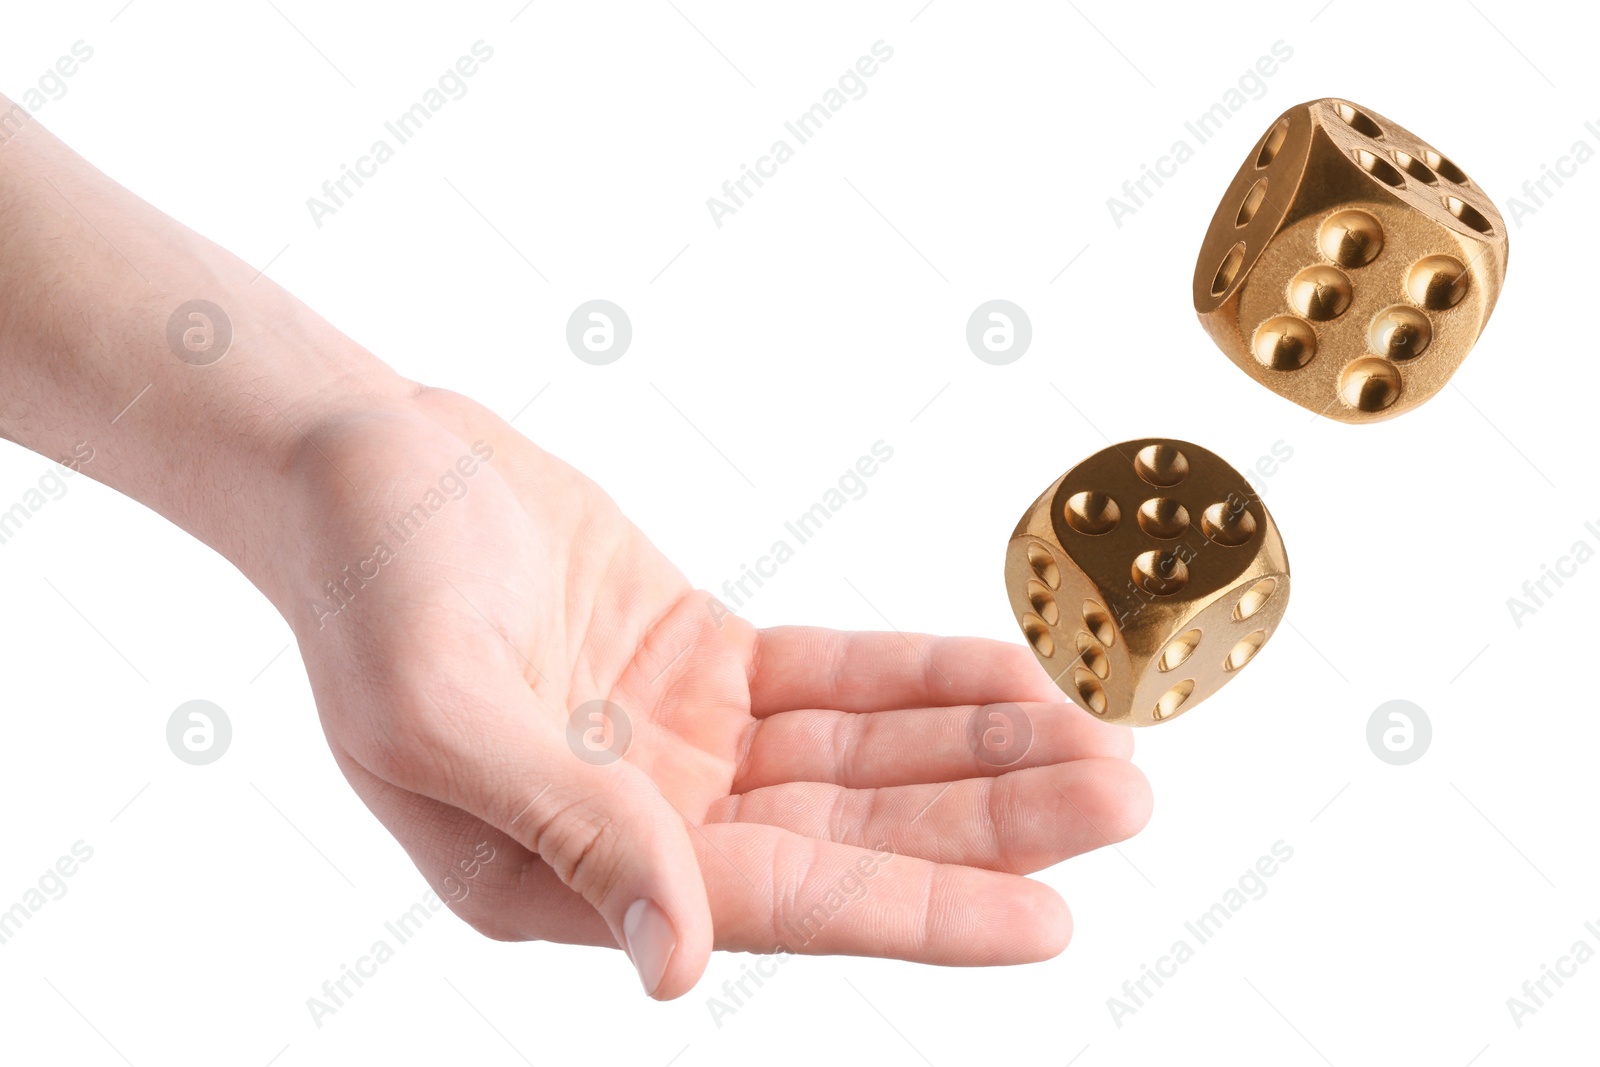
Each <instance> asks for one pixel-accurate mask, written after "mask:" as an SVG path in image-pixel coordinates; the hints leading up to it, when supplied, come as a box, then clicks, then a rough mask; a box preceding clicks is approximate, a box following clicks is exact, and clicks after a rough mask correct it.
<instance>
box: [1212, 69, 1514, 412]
mask: <svg viewBox="0 0 1600 1067" xmlns="http://www.w3.org/2000/svg"><path fill="white" fill-rule="evenodd" d="M1506 255H1507V240H1506V229H1505V223H1504V221H1503V220H1502V219H1501V217H1500V213H1499V211H1498V210H1496V208H1495V206H1494V204H1493V203H1492V202H1491V201H1490V200H1489V198H1488V197H1487V196H1486V195H1485V194H1484V192H1483V190H1482V189H1480V188H1479V187H1478V186H1477V184H1476V183H1474V182H1473V181H1472V180H1471V179H1470V178H1469V177H1468V176H1467V175H1466V173H1465V172H1463V171H1462V170H1461V168H1459V167H1458V166H1456V165H1455V164H1454V163H1453V162H1451V160H1450V159H1448V158H1447V157H1445V156H1443V155H1441V154H1440V153H1439V152H1437V151H1436V150H1434V149H1433V148H1432V147H1431V146H1429V145H1428V144H1426V143H1425V142H1424V141H1422V140H1421V139H1420V138H1418V137H1417V136H1416V135H1415V134H1413V133H1411V132H1409V131H1408V130H1406V129H1405V128H1404V127H1401V126H1399V125H1397V124H1395V123H1394V122H1393V121H1391V120H1390V119H1387V118H1385V117H1383V116H1382V115H1379V114H1377V113H1376V112H1374V111H1371V110H1369V109H1366V108H1361V107H1357V106H1355V105H1353V104H1350V103H1348V102H1346V101H1343V100H1336V99H1325V100H1316V101H1312V102H1310V103H1306V104H1300V105H1297V106H1296V107H1292V108H1290V109H1289V110H1288V111H1286V112H1284V113H1283V115H1282V116H1281V117H1280V118H1278V120H1277V121H1276V122H1274V123H1273V124H1272V126H1271V127H1270V128H1269V129H1268V130H1267V132H1266V134H1265V135H1264V136H1263V137H1262V139H1261V140H1260V142H1258V143H1257V144H1256V146H1255V147H1254V148H1253V149H1252V150H1251V152H1250V156H1249V158H1247V159H1246V160H1245V162H1244V165H1243V166H1242V167H1240V168H1239V172H1238V174H1237V175H1235V177H1234V179H1233V182H1232V184H1230V185H1229V186H1228V191H1227V193H1226V194H1225V195H1224V196H1223V198H1222V203H1221V205H1220V206H1219V207H1218V208H1217V213H1216V216H1215V217H1214V218H1213V219H1212V220H1211V226H1210V228H1209V229H1208V230H1207V232H1206V236H1205V241H1204V243H1203V244H1202V246H1201V249H1200V256H1199V259H1198V260H1197V262H1196V264H1195V272H1194V307H1195V311H1196V312H1197V313H1198V314H1199V316H1200V321H1201V323H1202V324H1203V325H1204V326H1205V329H1206V332H1208V333H1209V334H1210V335H1211V337H1212V339H1213V340H1215V341H1216V343H1217V344H1218V346H1220V347H1221V349H1222V350H1223V351H1224V352H1225V353H1227V355H1228V357H1229V358H1230V359H1232V360H1233V361H1234V363H1236V364H1238V365H1239V367H1240V368H1241V369H1243V370H1244V372H1245V373H1247V374H1249V375H1250V376H1251V377H1252V378H1254V379H1255V380H1256V381H1258V382H1260V383H1261V384H1263V385H1265V386H1266V387H1267V388H1269V389H1271V390H1272V391H1273V392H1276V393H1278V394H1279V395H1281V396H1284V397H1287V398H1288V399H1290V400H1293V401H1294V402H1295V403H1297V404H1300V405H1301V406H1302V407H1305V408H1308V409H1310V410H1312V411H1315V412H1317V413H1318V414H1322V415H1326V416H1327V417H1329V418H1333V419H1338V420H1340V421H1343V422H1353V423H1359V422H1375V421H1378V420H1380V419H1386V418H1390V417H1392V416H1395V415H1398V414H1400V413H1402V412H1404V411H1408V410H1410V409H1411V408H1413V407H1416V406H1417V405H1418V404H1420V403H1422V402H1423V401H1425V400H1427V399H1428V398H1429V397H1430V396H1432V395H1433V394H1434V393H1436V392H1438V391H1439V390H1440V389H1441V388H1442V387H1443V386H1444V384H1445V382H1446V381H1448V380H1449V378H1450V375H1451V374H1453V373H1454V372H1455V369H1456V368H1457V367H1458V366H1460V365H1461V362H1462V360H1463V359H1465V358H1466V355H1467V353H1468V351H1469V350H1470V349H1471V348H1472V346H1473V344H1474V343H1475V342H1476V341H1477V339H1478V335H1479V333H1481V332H1482V330H1483V327H1484V325H1485V324H1486V323H1487V322H1488V320H1489V314H1490V312H1491V311H1493V310H1494V305H1495V300H1496V298H1497V297H1498V296H1499V293H1500V287H1501V284H1502V283H1503V282H1504V280H1505V272H1506Z"/></svg>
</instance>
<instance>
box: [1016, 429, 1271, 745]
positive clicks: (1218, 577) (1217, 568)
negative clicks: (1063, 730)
mask: <svg viewBox="0 0 1600 1067" xmlns="http://www.w3.org/2000/svg"><path fill="white" fill-rule="evenodd" d="M1006 590H1007V592H1008V593H1009V594H1010V598H1011V609H1012V611H1013V612H1015V613H1016V616H1017V621H1018V623H1020V624H1021V626H1022V632H1023V635H1024V636H1025V637H1026V638H1027V640H1028V644H1029V645H1030V646H1031V647H1032V648H1033V652H1034V655H1035V656H1037V657H1038V658H1039V662H1040V663H1041V664H1043V665H1044V668H1045V670H1046V671H1047V672H1049V674H1050V676H1051V677H1052V678H1053V679H1055V682H1056V684H1057V685H1058V686H1060V687H1061V689H1062V691H1063V692H1065V693H1066V694H1067V695H1068V696H1069V697H1071V698H1072V700H1073V701H1074V702H1076V703H1077V704H1078V706H1079V707H1082V708H1084V709H1085V710H1087V711H1089V712H1090V713H1092V714H1093V715H1095V716H1097V717H1098V718H1102V719H1105V720H1107V721H1109V722H1121V723H1127V724H1129V725H1132V726H1150V725H1153V724H1155V723H1159V722H1166V721H1168V720H1170V719H1172V718H1173V717H1175V716H1177V715H1179V714H1181V713H1182V712H1185V711H1188V710H1189V709H1190V708H1192V707H1194V706H1195V705H1196V704H1198V703H1199V702H1200V701H1202V700H1204V699H1205V698H1206V697H1208V696H1210V695H1211V694H1212V693H1214V692H1216V691H1217V690H1218V689H1220V688H1221V687H1222V686H1223V685H1224V684H1225V683H1226V682H1227V681H1228V680H1229V679H1231V678H1232V677H1233V676H1234V675H1235V674H1236V673H1237V672H1238V671H1239V669H1240V668H1241V667H1243V666H1244V665H1245V664H1246V663H1248V662H1249V661H1250V660H1251V659H1252V658H1254V656H1255V654H1256V653H1257V652H1258V651H1259V650H1260V648H1261V646H1262V645H1263V644H1265V643H1266V641H1267V639H1268V638H1269V637H1271V636H1272V632H1273V630H1275V629H1276V628H1277V625H1278V621H1279V620H1280V619H1281V618H1282V617H1283V611H1284V608H1285V606H1287V604H1288V602H1289V558H1288V556H1287V555H1286V554H1285V552H1284V548H1283V540H1282V538H1281V537H1279V535H1278V528H1277V526H1276V525H1275V524H1274V523H1273V521H1272V516H1271V515H1269V514H1267V509H1266V507H1265V506H1264V505H1263V504H1262V503H1261V499H1260V498H1259V497H1258V496H1257V495H1256V494H1255V492H1254V491H1253V490H1252V489H1251V488H1250V485H1249V483H1247V482H1246V481H1245V479H1244V477H1243V476H1242V475H1240V474H1239V472H1238V471H1236V470H1234V469H1233V468H1232V467H1230V466H1228V464H1227V463H1225V462H1224V461H1223V460H1222V459H1220V458H1218V457H1217V456H1216V455H1214V454H1213V453H1211V452H1208V451H1206V450H1205V449H1203V448H1201V447H1199V446H1198V445H1192V444H1189V443H1187V442H1185V441H1171V440H1164V439H1161V438H1147V439H1144V440H1139V441H1127V442H1124V443H1122V444H1120V445H1113V446H1112V447H1110V448H1107V449H1104V450H1102V451H1100V452H1096V453H1095V454H1094V455H1092V456H1090V457H1089V458H1088V459H1086V460H1084V461H1083V462H1081V463H1079V464H1078V465H1077V466H1075V467H1073V468H1072V469H1071V470H1069V471H1067V473H1065V474H1063V475H1062V476H1061V477H1060V478H1058V479H1057V480H1056V482H1055V484H1054V485H1052V486H1050V488H1049V489H1046V490H1045V491H1044V493H1043V494H1042V495H1041V496H1040V497H1039V499H1037V500H1035V501H1034V502H1033V505H1032V506H1031V507H1029V508H1028V511H1027V513H1026V514H1024V515H1023V516H1022V520H1021V521H1020V522H1018V523H1017V528H1016V530H1014V531H1013V532H1012V534H1011V543H1010V545H1009V546H1007V549H1006Z"/></svg>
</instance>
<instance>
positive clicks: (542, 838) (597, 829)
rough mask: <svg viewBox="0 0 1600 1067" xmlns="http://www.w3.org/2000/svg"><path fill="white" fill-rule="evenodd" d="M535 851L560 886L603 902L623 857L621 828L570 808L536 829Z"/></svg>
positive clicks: (610, 820) (603, 815)
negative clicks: (554, 874) (562, 885)
mask: <svg viewBox="0 0 1600 1067" xmlns="http://www.w3.org/2000/svg"><path fill="white" fill-rule="evenodd" d="M533 851H535V852H537V853H538V854H539V856H540V858H542V859H543V860H544V861H545V862H546V863H547V864H549V865H550V869H551V870H553V871H555V873H556V877H558V878H560V879H561V882H562V884H564V885H566V886H568V887H570V888H572V889H574V890H576V891H578V892H579V893H581V894H583V896H584V897H585V898H587V899H588V900H590V901H597V900H601V899H604V898H605V897H606V896H608V895H609V893H610V891H611V889H612V887H613V886H614V885H615V884H616V882H617V879H618V875H619V873H620V868H621V861H622V856H623V848H622V828H621V827H620V826H619V825H618V824H617V822H616V820H615V819H613V818H612V817H611V816H610V815H607V814H606V813H604V812H599V811H595V810H594V809H592V808H590V807H588V806H587V805H569V806H567V807H565V808H562V809H560V810H559V811H557V812H555V813H554V814H553V815H552V816H551V817H550V818H549V819H547V820H545V822H544V824H543V825H541V826H540V827H539V828H538V831H537V833H536V834H535V837H534V841H533Z"/></svg>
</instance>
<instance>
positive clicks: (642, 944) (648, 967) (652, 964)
mask: <svg viewBox="0 0 1600 1067" xmlns="http://www.w3.org/2000/svg"><path fill="white" fill-rule="evenodd" d="M622 936H623V938H624V939H626V941H627V942H628V958H629V959H631V960H632V961H633V966H634V969H635V970H637V971H638V972H639V981H640V982H642V983H644V991H645V995H646V996H654V995H655V992H656V987H657V986H659V985H660V984H661V976H662V975H664V974H666V973H667V964H668V963H670V962H672V953H673V950H675V949H676V948H677V947H678V935H677V934H676V933H674V932H673V930H672V923H671V922H670V921H668V919H667V914H666V912H664V911H662V910H661V909H660V908H658V907H656V903H655V901H653V900H636V901H634V902H633V903H632V904H629V905H628V910H627V911H626V912H625V913H624V914H623V916H622Z"/></svg>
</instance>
